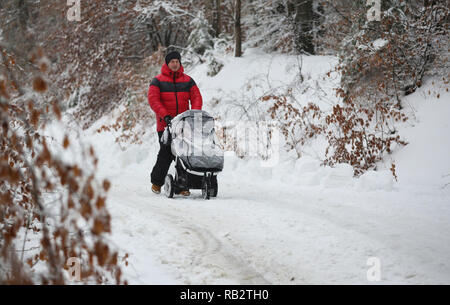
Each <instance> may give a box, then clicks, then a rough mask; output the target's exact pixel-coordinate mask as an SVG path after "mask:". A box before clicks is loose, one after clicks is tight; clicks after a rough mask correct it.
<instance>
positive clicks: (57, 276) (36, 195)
mask: <svg viewBox="0 0 450 305" xmlns="http://www.w3.org/2000/svg"><path fill="white" fill-rule="evenodd" d="M4 54H5V52H4V50H3V49H2V47H1V46H0V63H1V64H0V75H1V77H0V109H1V111H0V123H1V129H0V132H1V133H2V136H1V140H0V152H1V154H0V155H1V158H0V202H1V204H0V284H65V283H68V282H69V280H70V277H71V276H74V275H75V276H77V275H79V278H77V279H76V280H78V281H80V282H81V283H107V282H109V283H111V282H113V283H117V284H120V283H123V279H122V271H121V268H120V266H119V256H118V253H117V252H115V251H114V250H113V249H111V247H110V245H109V243H108V241H107V240H106V234H108V233H110V232H111V216H110V214H109V211H108V209H107V207H106V198H107V192H108V190H109V188H110V182H109V181H107V180H103V181H98V179H96V177H95V172H96V166H97V162H98V160H97V157H96V156H95V153H94V151H93V149H92V148H89V149H87V150H84V149H82V150H81V154H82V159H83V163H82V164H81V163H77V162H76V161H74V160H71V161H70V162H68V161H65V160H63V158H62V157H61V156H60V155H59V154H58V153H56V152H55V151H54V149H53V148H52V147H51V146H50V144H49V138H47V137H45V136H43V135H41V130H40V126H41V122H40V121H41V120H40V118H41V117H42V116H47V117H48V116H52V117H54V118H56V119H59V120H60V119H61V111H60V109H59V107H58V103H57V102H56V101H55V102H53V103H48V104H49V106H50V107H47V108H46V109H44V110H41V109H39V108H36V107H35V103H34V102H33V100H29V101H28V102H27V105H26V106H25V107H23V106H21V105H17V104H15V99H16V98H17V96H16V94H17V93H16V92H15V91H21V90H23V91H27V90H28V88H25V89H21V88H20V86H22V84H21V83H19V82H17V81H15V80H13V79H11V78H6V77H5V75H12V73H11V72H12V71H13V70H14V69H18V68H17V67H16V66H15V65H10V64H9V63H8V61H9V60H10V58H8V57H5V56H4ZM37 57H39V55H37ZM12 82H14V84H12ZM13 88H14V89H13ZM47 88H48V87H47V84H46V82H45V80H44V79H43V77H42V76H36V78H35V81H34V84H33V90H34V91H36V92H38V93H43V92H45V91H46V89H47ZM19 89H20V90H19ZM60 145H61V148H60V149H61V150H64V151H67V150H68V149H70V148H71V147H73V145H71V143H70V141H69V138H68V136H67V135H66V136H65V137H64V139H63V140H62V143H61V144H60ZM73 260H79V261H80V269H79V274H77V273H76V272H75V274H70V273H69V272H68V271H73V270H71V267H73V266H72V263H73V262H72V261H73ZM81 261H82V262H83V264H81ZM75 271H76V270H75Z"/></svg>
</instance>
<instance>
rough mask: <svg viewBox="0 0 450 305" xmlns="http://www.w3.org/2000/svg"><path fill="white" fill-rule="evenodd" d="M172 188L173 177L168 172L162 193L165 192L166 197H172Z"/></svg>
mask: <svg viewBox="0 0 450 305" xmlns="http://www.w3.org/2000/svg"><path fill="white" fill-rule="evenodd" d="M173 189H174V187H173V177H172V175H171V174H168V175H167V176H166V180H165V182H164V193H165V194H166V196H167V198H173V193H174V190H173Z"/></svg>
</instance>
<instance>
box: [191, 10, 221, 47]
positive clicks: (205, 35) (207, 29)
mask: <svg viewBox="0 0 450 305" xmlns="http://www.w3.org/2000/svg"><path fill="white" fill-rule="evenodd" d="M190 28H191V29H192V31H191V33H190V34H189V38H188V41H187V46H186V48H187V49H189V50H191V51H193V52H195V53H197V54H200V55H203V54H205V52H206V51H207V50H210V49H212V47H213V45H214V42H213V36H212V33H213V30H212V28H211V26H210V25H209V23H208V21H207V20H206V19H205V15H204V14H203V12H202V11H199V12H198V13H197V16H196V17H195V18H194V19H193V20H192V21H191V23H190Z"/></svg>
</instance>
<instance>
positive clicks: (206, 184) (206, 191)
mask: <svg viewBox="0 0 450 305" xmlns="http://www.w3.org/2000/svg"><path fill="white" fill-rule="evenodd" d="M210 192H211V180H210V178H209V177H205V178H204V179H203V184H202V197H203V199H205V200H209V197H210Z"/></svg>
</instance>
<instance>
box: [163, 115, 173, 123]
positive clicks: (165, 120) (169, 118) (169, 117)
mask: <svg viewBox="0 0 450 305" xmlns="http://www.w3.org/2000/svg"><path fill="white" fill-rule="evenodd" d="M171 121H172V117H171V116H170V115H166V116H165V117H164V122H166V124H167V126H169V125H170V122H171Z"/></svg>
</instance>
